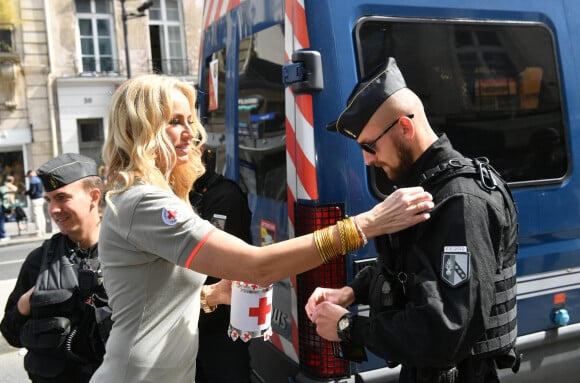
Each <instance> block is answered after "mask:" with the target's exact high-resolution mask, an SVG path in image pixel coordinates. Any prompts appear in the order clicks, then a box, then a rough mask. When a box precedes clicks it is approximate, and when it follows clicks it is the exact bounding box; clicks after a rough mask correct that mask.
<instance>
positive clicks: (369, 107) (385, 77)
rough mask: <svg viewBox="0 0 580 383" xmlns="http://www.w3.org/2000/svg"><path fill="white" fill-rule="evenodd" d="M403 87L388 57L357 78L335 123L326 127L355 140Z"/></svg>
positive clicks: (395, 68) (405, 85)
mask: <svg viewBox="0 0 580 383" xmlns="http://www.w3.org/2000/svg"><path fill="white" fill-rule="evenodd" d="M406 87H407V84H406V83H405V79H404V78H403V74H402V73H401V71H400V70H399V67H398V66H397V62H396V61H395V59H394V58H392V57H389V58H388V59H387V62H386V63H384V64H382V65H380V66H379V67H377V68H376V69H375V70H373V71H371V72H370V73H368V74H367V75H365V76H364V77H363V78H361V79H360V81H359V82H358V83H357V84H356V86H355V87H354V89H353V90H352V93H351V94H350V96H349V97H348V101H347V102H346V108H345V109H344V110H343V111H342V113H341V114H340V116H339V117H338V120H336V121H333V122H331V123H330V124H328V125H327V127H326V128H327V129H328V130H331V131H338V132H339V133H342V134H344V135H345V136H347V137H349V138H354V139H356V138H357V137H358V136H359V134H360V132H361V131H362V130H363V128H364V127H365V125H366V124H367V122H368V121H369V120H370V119H371V117H372V115H373V114H374V113H375V112H376V111H377V109H378V108H379V107H380V106H381V104H382V103H383V102H385V100H386V99H387V98H389V97H390V96H391V95H392V94H393V93H395V92H396V91H398V90H400V89H402V88H406Z"/></svg>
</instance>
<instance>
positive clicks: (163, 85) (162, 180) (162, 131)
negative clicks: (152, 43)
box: [103, 75, 207, 205]
mask: <svg viewBox="0 0 580 383" xmlns="http://www.w3.org/2000/svg"><path fill="white" fill-rule="evenodd" d="M175 89H177V90H179V91H180V92H182V93H183V94H184V95H185V97H186V98H187V100H188V101H189V106H190V108H191V111H192V114H193V115H192V119H193V123H192V124H191V129H192V130H193V136H194V137H197V139H194V143H193V144H192V149H193V150H192V151H191V153H190V155H189V161H188V162H187V163H186V164H183V165H177V166H176V161H177V155H176V152H175V147H174V146H173V144H172V142H171V141H170V140H169V139H168V137H167V135H166V127H167V126H168V124H169V123H170V120H171V118H172V115H173V98H172V91H173V90H175ZM195 97H196V91H195V89H194V88H193V87H192V86H191V85H189V84H187V83H185V82H183V81H180V80H178V79H176V78H173V77H167V76H163V75H144V76H139V77H135V78H132V79H130V80H127V81H125V82H124V83H123V84H121V86H120V87H119V88H118V89H117V91H116V92H115V94H114V95H113V98H112V100H111V106H110V108H109V134H108V136H107V139H106V141H105V145H104V147H103V161H104V163H105V166H107V168H108V178H107V179H108V181H109V182H108V184H107V189H108V191H109V193H107V197H108V196H109V194H115V193H121V192H123V191H125V190H127V189H128V188H130V187H131V186H133V185H134V184H135V182H136V181H137V180H142V181H143V182H145V183H148V184H152V185H156V186H159V187H161V188H163V189H167V190H171V191H173V193H175V194H176V195H177V196H178V197H179V198H180V199H182V200H183V201H185V202H186V203H188V204H189V198H188V194H189V191H190V189H191V187H192V185H193V183H194V182H195V181H196V180H197V179H198V178H199V177H200V176H201V175H202V174H203V173H204V171H205V169H204V165H203V163H202V159H201V155H202V145H203V144H204V143H205V141H206V137H207V136H206V133H205V130H204V129H203V127H202V125H201V124H200V123H199V120H198V118H197V116H196V114H195ZM107 203H108V204H109V205H111V203H110V201H109V200H108V198H107Z"/></svg>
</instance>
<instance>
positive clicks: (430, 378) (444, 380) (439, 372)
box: [400, 366, 459, 383]
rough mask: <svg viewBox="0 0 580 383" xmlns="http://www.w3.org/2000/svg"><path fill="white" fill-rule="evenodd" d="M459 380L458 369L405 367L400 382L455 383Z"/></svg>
mask: <svg viewBox="0 0 580 383" xmlns="http://www.w3.org/2000/svg"><path fill="white" fill-rule="evenodd" d="M458 378H459V370H458V369H457V367H451V368H448V369H437V368H430V367H423V368H416V367H407V366H403V368H402V369H401V379H400V381H402V382H409V383H411V382H412V383H455V382H457V381H458Z"/></svg>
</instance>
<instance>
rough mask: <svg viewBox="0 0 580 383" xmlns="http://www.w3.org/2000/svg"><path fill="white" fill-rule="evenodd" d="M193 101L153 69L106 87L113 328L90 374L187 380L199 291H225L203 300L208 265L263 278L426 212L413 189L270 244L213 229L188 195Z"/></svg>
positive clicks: (198, 170) (106, 238)
mask: <svg viewBox="0 0 580 383" xmlns="http://www.w3.org/2000/svg"><path fill="white" fill-rule="evenodd" d="M194 105H195V91H194V89H193V87H191V86H190V85H188V84H186V83H184V82H181V81H179V80H177V79H175V78H170V77H164V76H159V75H147V76H142V77H136V78H133V79H131V80H128V81H126V82H125V83H124V84H122V85H121V86H120V87H119V89H118V90H117V91H116V93H115V94H114V96H113V99H112V103H111V107H110V114H109V134H108V137H107V140H106V143H105V146H104V148H103V160H104V162H105V166H107V168H108V188H109V192H108V193H107V208H106V209H105V213H104V215H103V224H102V226H101V233H100V237H99V254H100V256H101V261H102V267H103V277H104V280H105V287H106V289H107V293H108V294H109V298H110V305H111V307H112V309H113V320H114V326H113V329H112V331H111V335H110V337H109V340H108V343H107V351H106V355H105V359H104V362H103V364H102V365H101V367H100V368H99V370H98V371H97V372H96V373H95V375H94V376H93V379H92V380H91V382H94V383H100V382H103V383H104V382H106V383H109V382H116V383H122V382H164V383H169V382H192V381H194V377H195V356H196V353H197V322H198V317H199V309H200V299H202V300H204V304H208V305H215V304H220V303H229V299H230V297H229V294H228V291H229V289H228V287H229V285H227V283H225V284H224V286H222V288H220V287H218V288H216V291H215V294H212V295H211V296H209V295H208V296H201V298H200V292H201V289H202V286H203V283H204V280H205V278H206V275H208V274H209V275H213V276H216V277H218V278H222V279H224V280H244V281H249V282H254V283H257V284H260V285H268V284H270V283H272V282H275V281H277V280H280V279H282V278H285V277H287V276H290V275H294V274H297V273H300V272H304V271H306V270H309V269H312V268H314V267H317V266H319V265H321V264H322V263H324V262H328V261H330V260H331V259H334V258H335V257H337V256H339V255H340V253H346V252H349V251H354V250H356V249H357V248H359V247H361V246H363V245H364V244H365V243H366V239H370V238H374V237H375V236H377V235H381V234H385V233H392V232H396V231H399V230H401V229H404V228H406V227H409V226H411V225H414V224H417V223H419V222H422V221H424V220H426V219H428V218H429V214H428V213H427V211H428V210H429V209H431V208H432V207H433V204H432V202H431V196H430V195H429V194H428V193H425V192H424V191H423V189H421V188H412V189H401V190H399V191H397V192H395V193H393V195H392V196H390V197H389V198H387V199H386V200H385V201H383V202H381V203H379V204H378V205H376V206H375V207H374V208H373V209H371V210H369V211H367V212H364V213H361V214H359V215H357V216H356V217H354V218H349V219H345V220H344V221H341V222H340V223H339V224H337V225H334V226H332V227H329V228H327V229H322V230H318V231H317V232H315V233H313V234H309V235H305V236H302V237H298V238H293V239H290V240H288V241H284V242H280V243H275V244H272V245H270V246H266V247H256V246H252V245H249V244H247V243H245V242H244V241H242V240H241V239H239V238H237V237H235V236H233V235H230V234H228V233H226V232H224V231H221V230H216V229H215V228H214V227H213V226H212V225H211V224H210V223H209V222H207V221H204V220H202V219H201V218H199V216H197V215H196V214H195V212H194V211H193V209H192V208H191V206H190V204H189V201H188V193H189V190H190V189H191V186H192V184H193V182H194V181H195V180H196V179H197V178H198V177H199V176H200V175H201V174H202V173H203V171H204V170H203V169H204V168H203V164H202V160H201V148H202V146H203V144H204V142H205V138H206V133H205V131H204V130H203V128H202V126H201V125H200V123H199V121H198V120H197V118H196V115H195V112H194Z"/></svg>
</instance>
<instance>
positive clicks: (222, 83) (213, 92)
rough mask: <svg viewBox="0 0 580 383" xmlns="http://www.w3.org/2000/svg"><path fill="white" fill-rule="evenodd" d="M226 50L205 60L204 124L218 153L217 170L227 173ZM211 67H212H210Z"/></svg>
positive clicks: (209, 140) (208, 139)
mask: <svg viewBox="0 0 580 383" xmlns="http://www.w3.org/2000/svg"><path fill="white" fill-rule="evenodd" d="M225 54H226V50H225V49H222V50H220V51H217V52H215V53H214V54H213V55H211V56H210V57H208V59H207V60H206V61H205V72H204V73H205V79H204V83H205V88H204V89H207V90H208V91H207V93H208V94H204V95H203V96H205V97H204V99H205V103H204V107H205V109H204V113H202V114H201V115H202V124H203V126H204V128H205V130H206V132H207V144H206V146H207V147H208V148H211V149H213V150H214V151H215V153H216V169H215V170H216V172H218V173H219V174H225V163H226V112H225V110H226V74H225V73H226V61H225V57H226V56H225ZM210 68H211V69H210Z"/></svg>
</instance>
